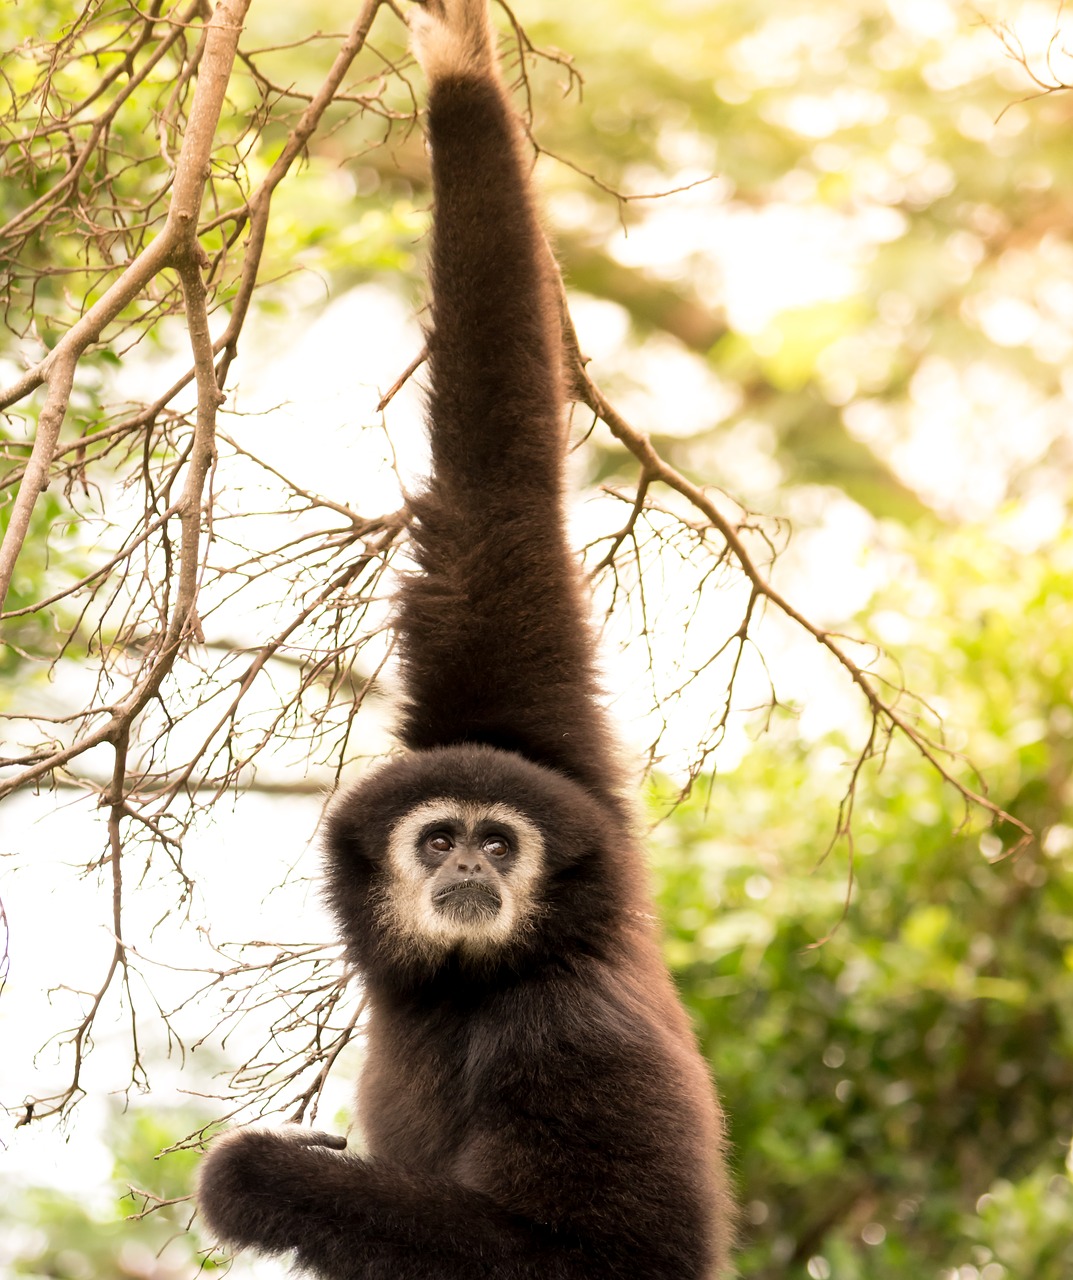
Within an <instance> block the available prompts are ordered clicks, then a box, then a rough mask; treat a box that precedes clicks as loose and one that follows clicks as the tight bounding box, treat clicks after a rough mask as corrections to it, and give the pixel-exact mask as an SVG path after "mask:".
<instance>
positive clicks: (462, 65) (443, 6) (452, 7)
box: [409, 0, 499, 84]
mask: <svg viewBox="0 0 1073 1280" xmlns="http://www.w3.org/2000/svg"><path fill="white" fill-rule="evenodd" d="M409 22H410V44H411V47H412V48H413V53H414V57H415V58H416V59H417V61H418V62H419V63H420V64H421V67H422V70H423V71H424V73H425V75H426V76H427V77H428V81H429V84H434V83H435V82H436V81H437V80H444V79H446V78H447V77H449V76H476V77H478V78H480V79H489V78H497V77H498V75H499V64H498V59H497V57H496V42H495V32H494V31H493V28H492V23H491V19H490V18H489V16H488V0H417V3H416V4H415V6H414V8H412V9H411V10H410V17H409Z"/></svg>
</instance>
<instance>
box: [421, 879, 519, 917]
mask: <svg viewBox="0 0 1073 1280" xmlns="http://www.w3.org/2000/svg"><path fill="white" fill-rule="evenodd" d="M432 905H433V906H434V907H435V908H436V910H437V911H444V912H446V913H447V914H448V915H451V916H454V918H455V919H456V920H480V919H484V918H487V917H490V916H494V915H496V914H497V913H498V911H499V908H500V907H501V906H502V905H503V899H502V898H501V897H500V896H499V894H498V893H496V891H495V889H493V888H492V886H491V885H490V884H485V883H484V881H483V880H460V881H459V882H458V883H457V884H449V885H448V886H447V887H446V888H445V889H440V890H439V891H438V892H437V893H434V894H433V895H432Z"/></svg>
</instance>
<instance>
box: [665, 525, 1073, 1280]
mask: <svg viewBox="0 0 1073 1280" xmlns="http://www.w3.org/2000/svg"><path fill="white" fill-rule="evenodd" d="M1048 552H1049V554H1046V555H1042V554H1041V555H1039V556H1037V557H1034V558H1033V559H1032V560H1031V562H1030V563H1029V564H1028V565H1026V563H1025V560H1024V557H1023V556H1022V555H1020V554H1018V553H1016V552H1013V551H1010V550H1006V551H1003V550H1002V549H1001V548H1000V547H998V546H996V545H995V544H993V543H992V544H990V545H988V544H987V543H986V542H985V541H984V539H983V537H982V536H981V535H980V534H979V533H969V532H968V531H962V532H961V533H960V534H958V535H951V536H950V537H948V538H946V539H944V540H943V541H942V542H940V543H937V544H935V545H933V547H932V551H931V554H930V556H928V557H927V558H926V559H927V561H928V562H927V564H926V567H925V573H926V575H927V579H928V581H929V582H930V583H931V584H932V587H933V589H934V590H936V591H937V592H938V593H940V598H939V599H938V600H936V601H935V603H934V607H933V608H932V609H930V610H929V613H928V617H927V620H923V619H922V620H918V621H917V622H915V623H914V624H913V627H912V634H911V636H910V639H909V641H908V644H907V645H905V646H903V650H904V652H905V653H906V654H907V655H908V657H909V661H908V665H909V667H910V668H911V672H910V676H909V678H910V680H911V681H913V682H916V687H922V688H935V689H939V688H941V689H942V692H943V698H944V700H945V702H946V704H947V706H948V707H949V708H950V711H949V713H948V714H949V715H950V718H951V720H952V721H953V722H954V723H956V724H958V725H960V726H961V727H962V728H963V729H965V730H967V732H968V736H969V738H970V740H971V743H972V751H973V755H974V756H975V757H977V758H979V757H981V756H982V757H983V760H984V762H985V763H986V764H987V765H988V766H990V768H989V778H990V780H991V782H992V784H993V786H994V788H995V790H994V795H995V798H996V799H998V800H999V801H1000V803H1002V804H1003V805H1005V806H1007V807H1009V808H1011V810H1012V811H1013V812H1014V813H1016V814H1018V815H1019V816H1021V817H1023V818H1025V819H1027V820H1028V821H1030V822H1032V823H1033V824H1034V825H1035V826H1036V828H1037V830H1039V831H1040V832H1041V833H1042V837H1043V839H1042V848H1040V847H1034V848H1032V849H1030V850H1028V851H1026V852H1024V853H1023V854H1021V855H1020V856H1019V857H1018V858H1016V859H1004V858H1003V857H1002V853H1003V844H1002V840H1001V833H996V832H995V831H991V830H986V829H983V830H981V829H980V827H979V824H978V823H975V822H973V821H972V820H971V819H970V821H969V822H966V820H965V814H964V811H963V806H962V805H961V804H960V802H959V801H958V799H957V797H956V796H955V795H954V794H953V793H952V792H950V791H949V790H948V789H946V788H944V787H943V786H942V784H941V783H940V781H939V780H938V778H937V777H936V775H935V774H934V773H933V772H932V771H930V770H928V769H926V768H923V767H922V766H921V763H920V761H919V759H916V758H914V757H913V756H911V755H909V754H907V753H906V752H905V751H903V750H900V749H897V748H895V749H892V751H891V752H890V753H889V754H888V757H887V759H886V761H885V764H884V767H883V769H882V771H880V772H875V771H873V772H872V773H868V771H867V770H866V771H865V775H864V780H863V781H862V793H861V794H860V795H859V796H858V800H857V818H856V821H855V823H854V872H855V883H854V887H853V893H852V898H851V901H850V905H849V908H848V910H847V911H846V915H845V918H844V919H840V917H841V913H842V901H843V899H844V897H845V894H846V891H847V879H846V877H847V860H846V853H847V850H846V846H845V844H844V843H842V844H839V845H836V847H835V849H834V850H833V851H832V852H831V853H830V854H829V855H828V856H827V857H826V858H825V857H824V854H825V850H826V849H827V846H828V843H829V840H830V837H831V832H832V825H833V814H834V811H835V808H836V805H837V800H838V796H839V794H840V790H841V788H843V787H844V786H845V785H846V781H847V778H848V775H849V769H848V768H847V767H846V762H847V761H848V760H851V759H852V752H853V747H852V746H850V745H848V744H847V743H845V742H844V741H840V740H824V741H821V742H818V743H816V744H814V745H812V746H810V747H806V746H804V745H803V744H802V743H801V741H800V738H799V736H798V735H797V733H796V730H795V727H794V726H793V725H792V724H791V723H790V722H788V721H787V720H782V721H780V722H778V723H776V725H775V726H774V727H773V728H772V729H771V730H770V731H769V733H768V734H767V735H765V736H763V737H761V738H760V739H759V740H758V741H757V743H756V745H755V746H754V748H753V749H752V750H751V751H750V752H749V754H748V755H747V757H746V759H745V760H744V762H743V763H742V764H741V766H740V767H738V768H737V769H735V770H734V771H733V772H731V773H728V774H727V775H726V776H720V777H716V778H715V779H713V780H712V781H711V782H710V784H709V785H706V786H703V787H700V788H698V789H697V790H696V791H695V792H694V794H693V795H692V796H691V797H690V798H689V799H688V801H687V802H686V803H684V804H683V805H682V806H681V807H680V808H678V809H677V810H676V811H675V812H674V813H673V815H672V817H671V818H670V819H669V820H667V821H666V822H665V823H664V824H663V825H662V826H661V827H660V828H659V829H658V831H659V833H661V834H659V835H658V848H659V851H660V852H659V859H658V876H659V884H660V897H661V904H662V907H663V910H664V914H665V918H666V919H667V920H668V921H669V922H670V935H669V938H668V943H667V954H668V957H669V959H670V961H671V963H672V965H673V966H674V968H675V971H676V974H677V977H678V980H679V982H680V985H681V988H682V991H683V993H684V994H685V997H686V999H687V1001H688V1003H689V1005H690V1008H691V1009H692V1011H693V1013H694V1016H695V1018H696V1020H697V1025H698V1028H699V1031H700V1034H701V1037H702V1041H703V1043H704V1046H705V1049H706V1051H707V1053H708V1055H709V1057H710V1059H711V1062H712V1064H713V1070H714V1072H715V1075H716V1077H717V1079H718V1081H719V1083H720V1086H721V1089H722V1093H723V1096H724V1099H725V1101H726V1105H727V1109H728V1112H729V1115H730V1121H731V1131H732V1137H733V1141H734V1144H735V1150H736V1157H735V1159H736V1164H737V1170H738V1179H739V1186H740V1189H741V1194H742V1196H743V1199H744V1200H745V1202H746V1217H747V1221H748V1223H749V1225H748V1227H747V1229H746V1232H745V1240H746V1247H745V1250H744V1253H743V1255H742V1262H741V1266H742V1273H743V1274H744V1275H748V1276H751V1277H760V1276H780V1277H781V1276H787V1277H793V1276H799V1275H800V1276H804V1275H806V1274H807V1275H809V1276H813V1277H815V1276H821V1277H822V1276H835V1277H838V1280H853V1278H856V1277H861V1278H862V1280H863V1278H869V1280H871V1278H874V1280H881V1278H886V1277H890V1276H928V1275H939V1274H953V1272H948V1273H943V1272H941V1271H940V1269H941V1268H944V1267H945V1268H956V1267H961V1266H975V1267H976V1268H977V1269H978V1271H979V1272H980V1274H981V1275H982V1276H984V1277H986V1280H1002V1277H1010V1280H1022V1278H1023V1277H1029V1276H1031V1277H1032V1280H1063V1278H1064V1277H1066V1276H1068V1275H1069V1274H1070V1273H1071V1268H1073V1187H1071V1184H1070V1180H1069V1172H1068V1169H1067V1165H1066V1160H1067V1155H1068V1151H1069V1142H1070V1135H1071V1133H1073V1065H1071V1064H1073V1006H1071V1003H1070V999H1069V992H1070V980H1071V979H1070V967H1071V964H1073V822H1071V820H1073V814H1071V812H1070V797H1069V794H1068V783H1067V780H1068V778H1069V776H1070V773H1071V766H1073V758H1071V757H1073V742H1071V738H1070V732H1069V730H1070V726H1071V724H1073V707H1071V705H1070V697H1071V695H1070V689H1071V688H1073V627H1070V625H1069V621H1068V619H1069V610H1070V607H1071V604H1073V578H1071V575H1070V566H1071V564H1073V560H1071V556H1073V538H1070V536H1069V535H1065V536H1063V537H1061V538H1060V539H1059V540H1058V541H1057V542H1056V543H1055V544H1054V545H1053V546H1051V547H1050V548H1048ZM918 587H919V583H912V582H909V583H906V584H905V588H904V589H905V591H906V594H907V596H909V595H911V594H912V592H913V591H914V589H916V588H918ZM988 603H990V604H992V605H996V604H998V603H1001V613H1000V612H998V610H997V609H996V608H988V607H986V606H987V604H988ZM970 620H972V622H971V623H970ZM666 798H667V797H664V799H666ZM828 935H829V936H828ZM824 939H826V940H824ZM810 1260H811V1264H810ZM810 1266H811V1269H807V1268H809V1267H810ZM988 1268H990V1270H988ZM962 1274H964V1273H962ZM972 1274H975V1273H972Z"/></svg>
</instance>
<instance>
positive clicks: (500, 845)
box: [481, 836, 510, 858]
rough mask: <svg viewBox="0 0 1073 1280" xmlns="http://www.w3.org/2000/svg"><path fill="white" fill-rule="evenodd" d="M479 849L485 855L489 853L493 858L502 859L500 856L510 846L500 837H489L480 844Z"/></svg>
mask: <svg viewBox="0 0 1073 1280" xmlns="http://www.w3.org/2000/svg"><path fill="white" fill-rule="evenodd" d="M481 848H482V849H483V850H484V851H485V853H490V854H491V855H492V856H493V857H494V858H502V856H503V855H504V854H505V853H506V852H507V851H508V850H509V848H510V846H509V845H508V844H507V842H506V840H504V839H503V837H502V836H489V837H488V839H487V840H485V841H484V842H483V843H482V844H481Z"/></svg>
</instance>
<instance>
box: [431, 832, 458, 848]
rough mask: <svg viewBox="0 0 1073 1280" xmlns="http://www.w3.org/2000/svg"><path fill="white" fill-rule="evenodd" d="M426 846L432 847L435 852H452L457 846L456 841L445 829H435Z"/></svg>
mask: <svg viewBox="0 0 1073 1280" xmlns="http://www.w3.org/2000/svg"><path fill="white" fill-rule="evenodd" d="M425 847H426V848H428V849H431V850H432V852H433V853H450V852H451V850H452V849H453V848H454V847H455V842H454V841H453V840H452V839H451V837H450V836H449V835H447V833H446V832H444V831H434V832H433V833H432V835H430V836H429V837H428V838H427V839H426V840H425Z"/></svg>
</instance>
